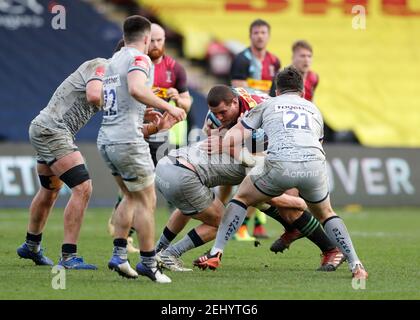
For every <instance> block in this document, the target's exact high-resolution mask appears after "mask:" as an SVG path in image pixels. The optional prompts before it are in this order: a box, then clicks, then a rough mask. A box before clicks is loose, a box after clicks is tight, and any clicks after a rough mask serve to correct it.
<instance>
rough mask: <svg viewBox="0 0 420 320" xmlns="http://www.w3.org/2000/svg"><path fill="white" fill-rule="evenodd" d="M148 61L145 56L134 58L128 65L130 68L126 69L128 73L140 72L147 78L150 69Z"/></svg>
mask: <svg viewBox="0 0 420 320" xmlns="http://www.w3.org/2000/svg"><path fill="white" fill-rule="evenodd" d="M150 63H151V62H150V60H149V59H148V58H147V57H145V56H136V57H134V59H133V61H132V62H131V63H130V67H129V68H128V72H131V71H136V70H139V71H142V72H144V74H145V75H146V77H148V76H149V72H150V69H151V64H150Z"/></svg>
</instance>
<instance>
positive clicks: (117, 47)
mask: <svg viewBox="0 0 420 320" xmlns="http://www.w3.org/2000/svg"><path fill="white" fill-rule="evenodd" d="M124 46H125V43H124V39H121V40H120V41H118V43H117V46H116V47H115V49H114V53H116V52H118V51H120V50H121V48H122V47H124Z"/></svg>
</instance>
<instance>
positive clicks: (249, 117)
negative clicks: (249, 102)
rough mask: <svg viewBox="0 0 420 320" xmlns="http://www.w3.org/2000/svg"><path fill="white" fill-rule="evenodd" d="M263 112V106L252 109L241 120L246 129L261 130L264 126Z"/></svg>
mask: <svg viewBox="0 0 420 320" xmlns="http://www.w3.org/2000/svg"><path fill="white" fill-rule="evenodd" d="M262 112H263V108H262V107H261V104H259V105H258V106H256V107H255V108H253V109H251V110H250V111H249V112H248V113H247V114H246V115H245V117H243V119H242V120H241V123H242V125H243V126H244V128H245V129H249V130H256V129H259V128H260V127H261V124H262Z"/></svg>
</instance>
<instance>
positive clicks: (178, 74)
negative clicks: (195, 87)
mask: <svg viewBox="0 0 420 320" xmlns="http://www.w3.org/2000/svg"><path fill="white" fill-rule="evenodd" d="M174 73H175V79H176V83H175V89H176V90H178V92H179V93H183V92H187V91H188V87H187V73H186V72H185V69H184V67H183V66H181V65H180V64H179V63H178V62H176V63H175V66H174Z"/></svg>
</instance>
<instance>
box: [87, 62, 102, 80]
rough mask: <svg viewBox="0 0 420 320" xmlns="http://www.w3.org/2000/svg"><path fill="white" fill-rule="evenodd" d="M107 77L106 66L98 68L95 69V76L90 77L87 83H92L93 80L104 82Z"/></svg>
mask: <svg viewBox="0 0 420 320" xmlns="http://www.w3.org/2000/svg"><path fill="white" fill-rule="evenodd" d="M104 75H105V66H98V67H96V68H95V71H94V72H93V74H91V75H90V77H89V78H88V79H87V81H86V83H88V82H90V81H92V80H99V81H102V80H103V78H104Z"/></svg>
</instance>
